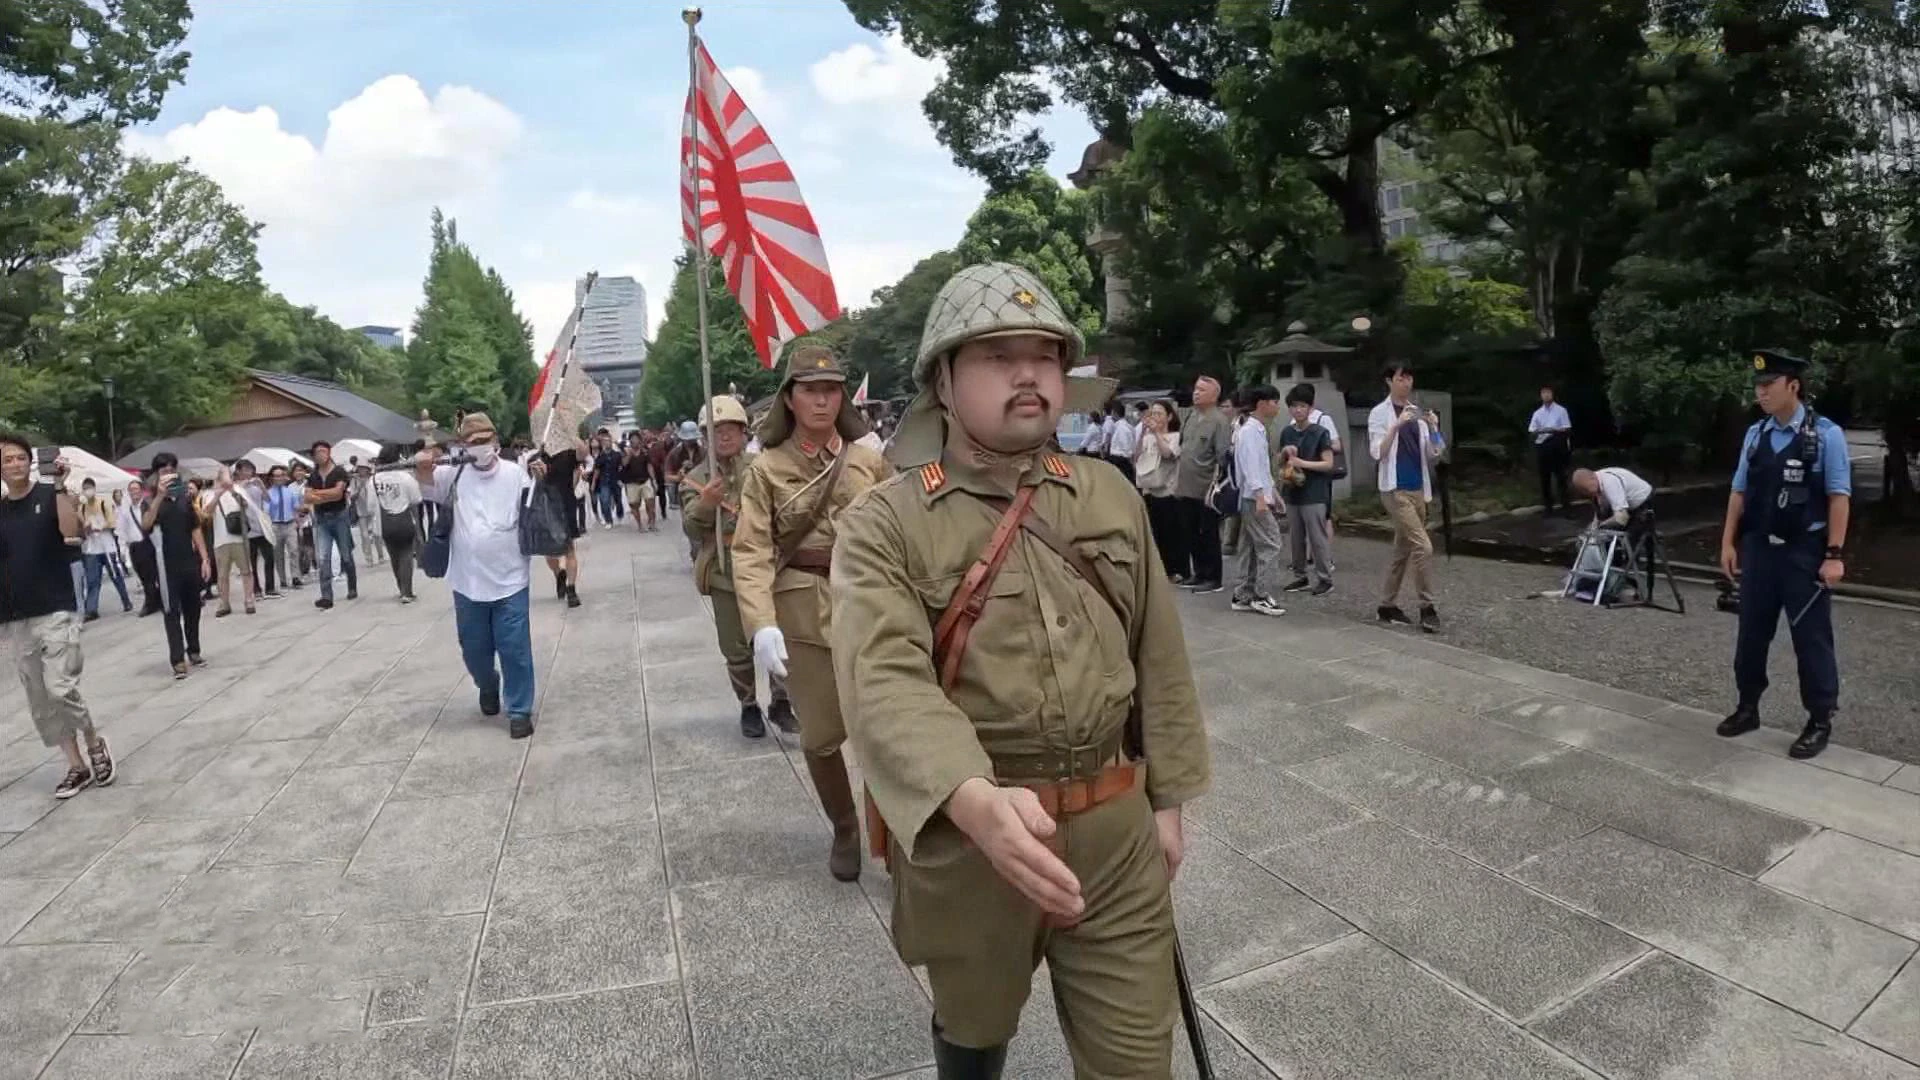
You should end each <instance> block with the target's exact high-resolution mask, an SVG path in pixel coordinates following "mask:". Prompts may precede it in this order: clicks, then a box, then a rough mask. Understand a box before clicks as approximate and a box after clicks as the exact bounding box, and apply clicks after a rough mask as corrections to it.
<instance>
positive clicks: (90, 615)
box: [80, 611, 100, 623]
mask: <svg viewBox="0 0 1920 1080" xmlns="http://www.w3.org/2000/svg"><path fill="white" fill-rule="evenodd" d="M80 621H81V622H83V623H90V622H99V621H100V613H99V612H97V611H89V612H87V613H86V614H85V615H84V616H82V617H81V619H80Z"/></svg>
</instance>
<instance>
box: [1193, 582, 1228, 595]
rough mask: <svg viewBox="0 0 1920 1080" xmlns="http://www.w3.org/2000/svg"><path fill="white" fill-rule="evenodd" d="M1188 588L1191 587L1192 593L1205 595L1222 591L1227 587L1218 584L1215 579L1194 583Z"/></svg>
mask: <svg viewBox="0 0 1920 1080" xmlns="http://www.w3.org/2000/svg"><path fill="white" fill-rule="evenodd" d="M1190 588H1192V589H1193V595H1195V596H1205V595H1206V594H1208V593H1217V592H1224V591H1225V590H1226V588H1227V587H1226V586H1225V585H1222V584H1220V583H1219V582H1217V581H1202V582H1200V583H1198V584H1196V585H1192V586H1190Z"/></svg>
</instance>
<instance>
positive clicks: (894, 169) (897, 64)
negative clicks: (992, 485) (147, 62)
mask: <svg viewBox="0 0 1920 1080" xmlns="http://www.w3.org/2000/svg"><path fill="white" fill-rule="evenodd" d="M195 8H196V12H195V18H194V22H193V27H192V31H191V33H190V34H189V37H188V41H187V44H188V48H189V49H190V50H191V51H192V53H193V62H192V65H191V67H190V68H189V70H188V72H187V78H186V82H185V83H184V84H182V85H181V86H179V87H177V88H176V89H175V90H174V91H173V92H172V94H171V95H170V96H169V97H168V98H167V102H166V108H165V109H164V111H163V112H162V114H161V115H160V117H159V118H158V120H156V121H155V122H154V123H152V124H150V125H146V126H145V127H143V128H142V129H140V130H138V131H136V132H133V133H132V134H130V135H129V138H128V141H129V143H130V145H131V146H132V147H133V148H134V149H136V150H138V151H140V152H143V153H147V154H150V155H152V156H157V157H164V158H182V157H184V158H187V159H189V160H191V161H192V162H193V163H194V164H195V165H196V167H198V168H200V169H202V170H204V171H205V172H207V173H209V174H210V175H212V176H213V177H214V178H215V179H216V180H218V181H220V183H221V184H222V185H223V186H225V187H226V188H227V191H228V193H229V195H230V196H231V197H233V198H234V199H235V200H236V201H237V202H239V203H240V205H241V206H242V207H244V208H245V209H246V210H247V211H248V213H249V214H251V215H252V216H253V217H254V218H255V219H257V220H259V221H261V222H263V223H264V224H265V226H266V231H265V232H264V234H263V235H262V237H261V241H260V252H261V262H262V264H263V266H264V268H265V271H266V276H267V280H268V283H269V284H270V285H271V286H272V287H273V288H275V289H278V290H279V291H281V292H282V293H284V294H286V295H287V296H288V297H289V298H290V299H292V300H294V301H295V302H297V303H302V304H314V305H317V306H318V307H319V308H320V309H321V311H322V312H324V313H325V314H327V315H329V316H331V317H332V318H334V319H336V320H337V321H339V322H341V323H342V324H343V325H348V326H352V325H357V324H361V323H386V324H394V325H405V324H407V323H409V322H410V321H411V319H412V315H413V309H414V307H415V306H416V305H417V304H418V302H419V294H420V279H421V277H422V275H423V274H424V272H425V267H426V250H427V215H428V212H429V210H430V208H431V207H433V206H435V205H439V206H442V207H444V208H446V210H447V211H448V212H449V213H450V214H452V215H454V216H455V217H456V218H457V219H458V221H459V226H460V235H461V237H462V238H463V239H465V240H467V241H468V242H469V243H470V244H471V245H472V246H473V248H474V249H475V251H476V252H477V253H478V254H479V255H480V257H481V259H482V260H484V261H486V262H488V263H490V264H492V265H494V266H497V267H498V268H499V269H500V271H501V273H502V274H503V275H505V277H506V279H507V281H508V283H509V284H510V285H512V286H513V288H514V291H515V294H516V296H517V298H518V299H519V301H520V304H521V309H522V312H523V313H524V314H525V315H526V316H527V317H528V318H529V319H530V320H532V321H533V323H534V327H535V331H536V333H535V344H536V348H537V349H538V350H544V349H545V348H546V346H547V344H548V343H549V342H550V341H551V339H552V335H553V334H554V333H555V332H556V331H557V329H558V327H559V325H560V324H561V322H562V321H564V319H565V318H566V314H567V308H568V306H569V305H570V304H571V302H572V281H573V278H574V277H575V276H576V275H578V274H580V273H583V272H585V271H586V270H589V269H597V270H599V271H600V272H601V273H603V274H632V275H634V276H636V277H638V278H639V279H640V280H641V282H642V283H643V284H644V285H645V286H646V287H647V292H648V302H649V308H650V310H649V319H650V321H651V323H652V324H654V325H657V324H658V321H659V318H660V310H659V309H660V303H661V302H662V301H663V300H664V298H665V293H666V287H667V284H668V282H669V281H670V279H671V276H672V270H673V257H674V254H675V253H676V251H677V250H678V244H679V237H680V224H679V209H678V202H677V199H678V191H677V183H678V177H677V164H676V160H675V159H676V157H677V153H678V145H679V132H680V111H681V103H682V99H683V97H684V95H685V92H686V32H685V28H684V25H683V24H682V23H681V21H680V7H679V5H677V4H673V3H663V2H660V0H626V2H618V0H593V2H588V3H566V4H555V3H537V2H532V0H471V2H455V0H445V2H438V3H429V2H425V0H385V2H364V0H272V2H263V0H199V2H198V3H196V5H195ZM700 29H701V33H702V35H703V37H704V38H705V40H706V42H707V47H708V49H709V50H710V51H711V52H712V53H713V55H714V59H715V60H716V61H717V62H718V63H719V64H720V66H721V68H722V69H723V70H724V71H725V72H726V73H727V74H728V76H729V78H730V79H732V81H733V83H734V86H735V88H736V89H737V90H739V91H740V93H741V94H742V96H743V97H745V98H746V100H747V104H748V106H749V107H750V108H752V109H753V110H754V112H755V113H756V114H757V115H758V116H759V117H760V119H761V121H762V122H763V123H764V124H765V125H766V126H767V128H768V130H769V131H770V132H771V133H772V135H773V138H774V141H775V142H776V143H777V144H778V145H779V147H780V149H781V151H782V152H783V153H784V154H785V155H786V157H787V160H788V161H789V163H791V164H792V166H793V168H794V171H795V173H796V175H797V177H798V179H799V181H800V186H801V190H802V191H803V192H804V193H805V195H806V197H807V200H808V202H809V204H810V205H811V206H812V209H813V212H814V216H815V218H816V220H817V221H818V222H819V224H820V228H821V232H822V235H823V237H824V239H825V242H826V247H827V256H828V260H829V262H830V263H831V265H832V268H833V272H834V278H835V282H836V285H837V286H838V290H839V295H840V302H841V305H842V306H843V307H852V306H857V305H860V304H864V303H865V302H866V300H867V297H868V295H869V294H870V293H871V292H872V290H873V289H875V288H877V287H879V286H882V285H887V284H890V283H892V282H893V281H894V280H895V279H896V278H898V277H899V276H900V274H902V273H904V272H905V271H906V270H907V269H908V268H909V267H911V266H912V265H913V263H914V262H915V261H916V260H917V259H919V258H920V257H922V256H924V255H926V254H928V253H930V252H932V251H934V250H936V249H937V248H940V247H943V246H947V245H950V244H952V243H953V242H954V241H956V240H957V239H958V238H959V235H960V232H961V230H962V229H963V227H964V226H965V223H966V218H967V215H968V214H969V213H971V212H972V210H973V208H974V206H975V205H976V204H977V203H978V201H979V198H980V195H981V193H982V190H983V187H982V185H981V184H980V183H979V181H978V180H976V179H975V178H973V177H972V176H971V175H969V174H968V173H966V172H964V171H963V170H961V169H959V168H958V167H956V166H954V165H953V164H952V162H951V160H950V158H949V156H948V154H947V152H946V151H945V150H944V149H942V148H941V147H940V146H939V145H938V144H937V143H936V142H935V141H934V138H933V134H932V131H931V129H930V128H929V126H928V124H927V122H926V120H925V118H924V117H922V116H921V115H920V111H919V102H920V98H921V97H922V96H923V95H924V94H925V92H926V90H927V88H928V87H929V86H930V85H931V84H932V82H933V80H934V78H935V77H936V76H937V72H938V69H937V68H936V67H935V66H934V65H933V64H931V63H929V62H927V61H923V60H921V59H919V58H917V57H915V56H913V55H912V54H911V53H909V52H907V51H906V50H905V49H904V47H902V46H901V45H900V44H899V43H898V42H897V41H890V40H887V39H884V38H881V37H878V36H875V35H873V34H869V33H867V32H866V31H864V30H862V29H860V27H858V26H857V25H855V23H854V21H853V19H852V17H851V16H849V15H848V14H847V12H846V9H845V7H844V6H842V5H841V4H839V3H837V2H835V0H787V2H782V0H740V2H716V3H712V4H709V5H707V8H706V17H705V19H704V20H703V22H702V23H701V27H700ZM1039 125H1040V126H1041V127H1042V128H1043V130H1044V131H1045V132H1046V134H1047V136H1048V137H1049V138H1050V139H1051V140H1052V141H1053V143H1054V147H1055V153H1054V160H1053V171H1054V172H1055V173H1056V175H1062V176H1064V175H1065V173H1066V171H1067V170H1069V169H1071V168H1072V167H1073V166H1074V165H1076V164H1078V161H1079V156H1080V152H1081V150H1082V149H1083V148H1084V147H1085V146H1086V144H1087V143H1088V142H1090V141H1092V139H1093V137H1094V136H1093V132H1092V130H1091V129H1090V128H1089V127H1088V126H1087V124H1086V123H1085V121H1084V119H1083V118H1081V117H1080V116H1079V115H1078V114H1074V113H1070V112H1065V111H1061V112H1056V113H1053V114H1050V115H1048V116H1046V117H1043V118H1041V120H1040V122H1039Z"/></svg>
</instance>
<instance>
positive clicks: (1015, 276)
mask: <svg viewBox="0 0 1920 1080" xmlns="http://www.w3.org/2000/svg"><path fill="white" fill-rule="evenodd" d="M1006 334H1045V335H1047V336H1049V337H1056V338H1059V339H1060V341H1061V343H1062V352H1063V354H1064V355H1063V357H1062V358H1063V359H1064V360H1065V361H1066V365H1067V366H1068V367H1072V366H1074V365H1075V364H1078V363H1079V362H1080V356H1081V354H1082V353H1083V352H1084V351H1085V350H1086V341H1085V340H1084V339H1083V338H1082V337H1081V336H1080V330H1079V328H1078V327H1076V326H1074V325H1073V320H1072V319H1069V318H1067V314H1066V312H1065V311H1063V310H1061V308H1060V301H1058V300H1056V299H1055V298H1054V295H1053V293H1051V292H1049V291H1048V290H1047V287H1046V286H1045V285H1043V284H1041V283H1040V279H1039V278H1038V277H1036V276H1034V274H1033V272H1032V271H1031V270H1028V269H1027V268H1026V267H1024V266H1016V265H1014V264H1013V263H1004V262H994V263H976V264H975V265H973V266H969V267H967V268H966V269H964V270H962V271H960V272H959V273H957V274H955V275H954V276H953V277H952V278H950V279H948V281H947V283H946V285H944V286H942V287H941V289H940V294H939V295H938V296H936V297H934V300H933V307H932V308H930V309H929V310H928V311H927V323H926V327H925V328H924V329H923V330H922V331H921V333H920V352H919V355H918V356H917V357H916V358H915V360H914V365H913V379H914V382H915V383H917V384H918V385H920V386H922V387H927V386H931V385H933V371H934V365H935V364H936V363H938V362H939V360H940V359H941V358H942V357H944V356H946V355H947V354H949V353H951V352H952V351H953V350H955V349H957V348H959V347H960V346H961V345H964V344H966V343H967V342H969V341H973V340H975V339H977V338H983V337H993V336H999V335H1006Z"/></svg>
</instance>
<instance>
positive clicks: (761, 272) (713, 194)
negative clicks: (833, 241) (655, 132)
mask: <svg viewBox="0 0 1920 1080" xmlns="http://www.w3.org/2000/svg"><path fill="white" fill-rule="evenodd" d="M697 49H698V54H697V60H696V69H697V74H696V77H695V86H694V87H693V88H692V89H691V90H689V92H688V94H687V112H686V116H685V119H684V120H683V121H682V123H681V128H680V202H681V217H682V219H683V223H684V225H685V228H686V237H687V242H688V243H689V244H704V245H705V246H706V250H707V251H708V253H709V254H711V255H712V256H713V257H714V258H716V259H719V260H720V268H721V271H722V272H723V273H725V274H726V278H727V287H728V288H729V289H731V290H733V295H734V297H735V298H736V299H738V300H739V301H740V307H741V308H742V309H743V310H744V311H745V312H746V316H747V331H748V334H749V335H750V336H751V337H752V338H753V347H754V349H755V351H757V352H758V353H759V354H760V364H761V366H762V367H769V368H770V367H772V366H773V363H774V357H775V356H777V355H778V354H779V351H780V346H782V345H784V344H786V343H787V342H789V341H792V340H793V339H794V338H796V337H799V336H800V335H801V334H804V333H806V332H808V331H809V330H814V329H817V328H819V327H822V326H825V325H826V324H828V323H830V322H832V321H833V320H834V319H836V318H839V316H840V302H839V300H838V299H837V298H836V297H835V296H834V292H833V275H832V273H831V272H830V271H829V270H828V269H827V251H826V248H825V247H824V246H823V245H822V244H821V243H820V230H819V228H818V227H817V226H816V225H814V223H813V215H812V214H811V213H809V212H808V211H807V204H806V202H805V201H804V200H802V199H801V197H800V187H799V185H798V184H796V183H794V179H793V170H791V169H789V168H787V163H786V161H785V160H783V159H782V158H781V157H780V151H778V150H776V149H775V148H774V145H773V140H772V139H771V138H769V137H768V136H767V130H766V128H763V127H761V126H760V121H759V120H757V119H755V118H754V115H753V113H752V112H749V111H748V109H747V105H746V102H744V101H742V100H740V95H739V94H738V93H736V92H734V89H733V87H732V86H731V85H729V84H728V83H727V79H726V76H724V75H722V74H721V73H720V69H719V67H718V66H716V65H715V64H714V62H713V57H712V56H711V55H709V54H708V53H707V47H706V45H705V44H704V43H701V44H699V45H698V47H697ZM696 184H697V185H698V191H699V202H700V220H699V221H698V222H697V223H696V222H695V221H694V198H695V196H694V192H695V185H696Z"/></svg>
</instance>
